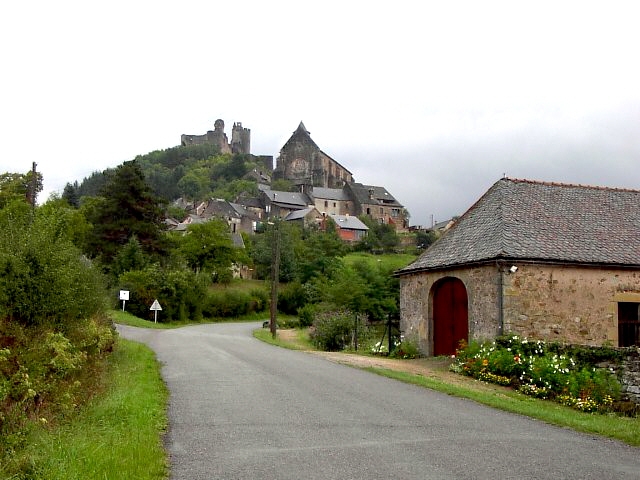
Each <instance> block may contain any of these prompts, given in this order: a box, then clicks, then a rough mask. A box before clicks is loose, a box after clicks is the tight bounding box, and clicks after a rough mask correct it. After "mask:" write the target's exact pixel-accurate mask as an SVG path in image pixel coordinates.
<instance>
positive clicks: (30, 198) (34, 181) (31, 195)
mask: <svg viewBox="0 0 640 480" xmlns="http://www.w3.org/2000/svg"><path fill="white" fill-rule="evenodd" d="M37 165H38V164H37V163H36V162H33V164H32V166H31V179H30V181H29V185H28V186H27V202H28V203H29V205H31V214H32V218H33V217H34V216H35V210H36V190H37V189H38V176H37V175H38V173H37V172H36V167H37Z"/></svg>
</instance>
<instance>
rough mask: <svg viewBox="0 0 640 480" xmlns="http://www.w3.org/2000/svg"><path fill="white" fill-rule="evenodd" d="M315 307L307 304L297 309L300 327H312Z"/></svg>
mask: <svg viewBox="0 0 640 480" xmlns="http://www.w3.org/2000/svg"><path fill="white" fill-rule="evenodd" d="M316 312H317V307H316V305H315V304H313V303H308V304H306V305H304V306H303V307H300V308H299V309H298V320H299V322H300V326H301V327H310V326H311V325H313V321H314V319H315V315H316Z"/></svg>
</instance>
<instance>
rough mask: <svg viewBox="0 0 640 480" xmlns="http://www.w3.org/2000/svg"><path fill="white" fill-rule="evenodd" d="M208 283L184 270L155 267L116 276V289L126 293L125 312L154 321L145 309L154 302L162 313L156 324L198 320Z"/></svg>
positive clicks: (203, 277)
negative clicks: (126, 291) (127, 292)
mask: <svg viewBox="0 0 640 480" xmlns="http://www.w3.org/2000/svg"><path fill="white" fill-rule="evenodd" d="M207 284H208V280H207V278H206V277H205V276H203V275H202V274H196V273H194V272H192V271H190V270H187V269H163V268H160V267H159V266H158V265H157V264H154V265H150V266H148V267H146V268H144V269H142V270H130V271H128V272H125V273H123V274H121V275H120V277H119V278H118V286H119V288H120V289H122V290H128V291H129V301H128V302H127V311H129V312H131V313H133V314H134V315H136V316H138V317H140V318H146V319H149V320H153V319H154V317H155V316H154V313H153V312H151V311H150V310H149V309H150V307H151V304H152V303H153V302H154V300H158V301H159V302H160V305H161V306H162V311H161V312H160V313H159V315H158V321H159V322H170V321H180V322H186V321H189V320H191V321H198V320H200V319H202V309H203V307H202V303H203V299H204V298H205V296H206V292H207Z"/></svg>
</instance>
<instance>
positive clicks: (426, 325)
mask: <svg viewBox="0 0 640 480" xmlns="http://www.w3.org/2000/svg"><path fill="white" fill-rule="evenodd" d="M447 277H455V278H458V279H460V280H461V281H462V282H463V283H464V285H465V287H466V289H467V296H468V312H469V339H470V340H486V339H493V338H495V337H496V336H498V335H500V334H501V333H502V332H501V326H500V316H499V306H500V295H499V292H500V283H499V281H500V279H499V275H498V269H497V267H495V266H483V267H476V268H470V269H460V270H449V271H442V272H427V273H419V274H413V275H407V276H403V277H400V330H401V331H402V333H403V334H404V335H405V337H406V338H412V339H413V340H414V341H416V342H417V343H418V346H419V348H420V350H421V351H422V352H423V353H424V354H426V355H431V354H432V352H433V313H432V311H431V304H432V302H431V300H432V295H433V294H432V289H433V285H434V284H435V283H436V282H437V281H438V280H441V279H444V278H447Z"/></svg>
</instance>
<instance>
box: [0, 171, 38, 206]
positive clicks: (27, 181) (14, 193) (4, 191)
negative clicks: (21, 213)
mask: <svg viewBox="0 0 640 480" xmlns="http://www.w3.org/2000/svg"><path fill="white" fill-rule="evenodd" d="M32 180H33V172H31V171H30V172H28V173H26V174H22V173H8V172H7V173H3V174H1V175H0V208H3V207H4V206H6V205H7V204H9V203H10V202H13V201H15V200H22V201H23V202H28V201H29V200H30V199H31V197H30V191H31V188H32V186H33V182H32ZM42 188H43V184H42V175H41V174H40V173H36V179H35V192H34V193H35V195H36V196H37V195H38V193H40V192H41V191H42Z"/></svg>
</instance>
